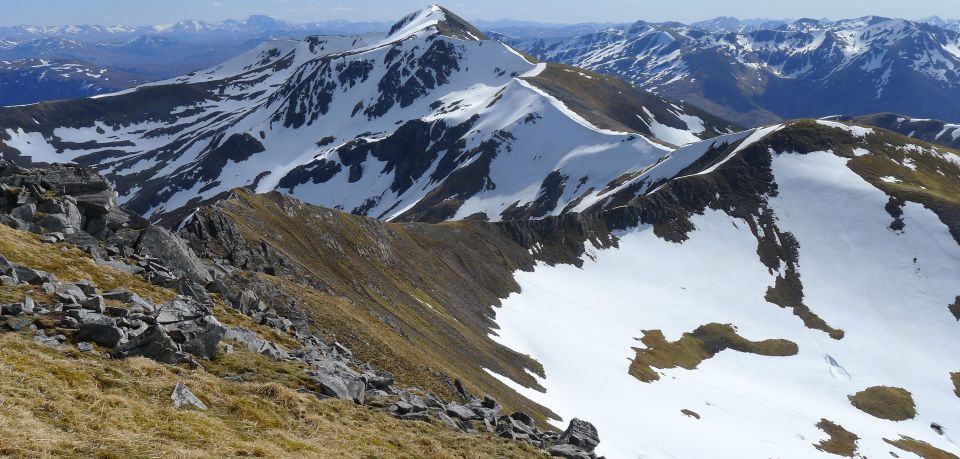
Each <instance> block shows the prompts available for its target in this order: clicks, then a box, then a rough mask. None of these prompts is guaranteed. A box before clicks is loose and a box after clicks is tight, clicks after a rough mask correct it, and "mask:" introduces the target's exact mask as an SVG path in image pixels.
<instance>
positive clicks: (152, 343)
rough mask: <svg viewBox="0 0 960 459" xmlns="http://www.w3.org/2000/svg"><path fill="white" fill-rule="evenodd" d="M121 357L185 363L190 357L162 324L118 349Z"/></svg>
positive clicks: (152, 327) (148, 329)
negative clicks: (138, 357)
mask: <svg viewBox="0 0 960 459" xmlns="http://www.w3.org/2000/svg"><path fill="white" fill-rule="evenodd" d="M117 355H118V356H120V357H134V356H141V357H146V358H148V359H153V360H156V361H157V362H160V363H168V364H175V363H183V362H186V361H188V360H189V357H188V356H187V355H186V354H184V353H183V352H182V351H181V350H180V346H179V345H178V344H177V343H175V342H174V341H173V339H172V338H170V335H167V332H166V331H165V330H164V329H163V328H162V327H160V326H158V325H154V326H151V327H149V328H147V330H146V331H144V332H143V333H141V334H139V335H138V336H136V337H134V338H133V339H131V340H130V341H128V342H127V343H125V344H124V345H122V346H120V347H119V348H118V349H117Z"/></svg>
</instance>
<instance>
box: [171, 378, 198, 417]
mask: <svg viewBox="0 0 960 459" xmlns="http://www.w3.org/2000/svg"><path fill="white" fill-rule="evenodd" d="M170 400H171V401H173V406H174V407H175V408H196V409H198V410H200V411H206V410H207V405H204V404H203V402H202V401H200V399H199V398H197V396H196V395H193V392H190V389H187V386H186V385H185V384H183V383H182V382H178V383H177V385H176V386H174V387H173V393H172V394H170Z"/></svg>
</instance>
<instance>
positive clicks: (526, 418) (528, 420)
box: [510, 411, 536, 427]
mask: <svg viewBox="0 0 960 459" xmlns="http://www.w3.org/2000/svg"><path fill="white" fill-rule="evenodd" d="M510 417H511V418H513V419H515V420H517V421H520V422H522V423H524V424H526V425H528V426H530V427H535V426H536V421H534V419H533V417H531V416H530V415H529V414H527V413H524V412H523V411H514V412H513V414H511V415H510Z"/></svg>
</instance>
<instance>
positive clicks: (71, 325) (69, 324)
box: [60, 316, 80, 330]
mask: <svg viewBox="0 0 960 459" xmlns="http://www.w3.org/2000/svg"><path fill="white" fill-rule="evenodd" d="M60 328H67V329H70V330H76V329H78V328H80V322H79V321H78V320H77V319H75V318H73V317H69V316H67V317H64V318H63V319H61V320H60Z"/></svg>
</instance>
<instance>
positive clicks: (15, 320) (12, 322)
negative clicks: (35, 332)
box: [3, 317, 33, 332]
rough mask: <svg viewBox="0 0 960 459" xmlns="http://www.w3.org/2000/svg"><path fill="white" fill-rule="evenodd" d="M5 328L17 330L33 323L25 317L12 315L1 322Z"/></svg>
mask: <svg viewBox="0 0 960 459" xmlns="http://www.w3.org/2000/svg"><path fill="white" fill-rule="evenodd" d="M3 325H4V327H6V329H7V330H10V331H15V332H18V331H20V330H23V329H25V328H28V327H30V326H31V325H33V321H32V320H30V319H27V318H19V317H12V318H9V319H7V322H6V323H5V324H3Z"/></svg>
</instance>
